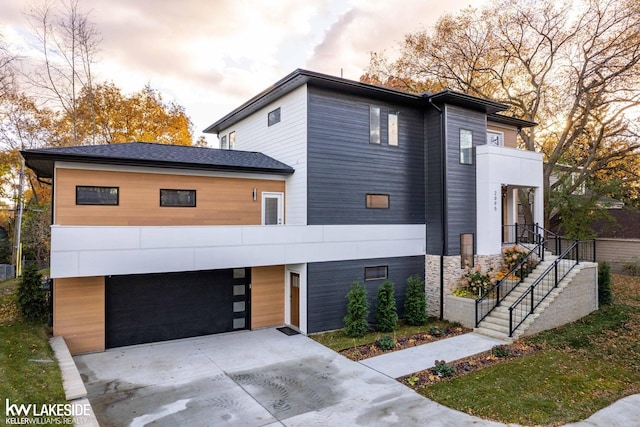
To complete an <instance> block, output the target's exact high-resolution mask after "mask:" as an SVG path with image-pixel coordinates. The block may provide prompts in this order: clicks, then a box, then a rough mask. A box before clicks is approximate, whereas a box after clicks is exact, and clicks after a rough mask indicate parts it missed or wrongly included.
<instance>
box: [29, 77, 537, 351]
mask: <svg viewBox="0 0 640 427" xmlns="http://www.w3.org/2000/svg"><path fill="white" fill-rule="evenodd" d="M506 108H507V107H506V106H505V105H503V104H500V103H497V102H494V101H490V100H486V99H479V98H475V97H472V96H468V95H465V94H461V93H457V92H453V91H448V90H447V91H443V92H439V93H435V94H423V95H414V94H409V93H405V92H401V91H397V90H392V89H387V88H383V87H379V86H373V85H369V84H364V83H360V82H355V81H350V80H346V79H342V78H337V77H334V76H329V75H324V74H319V73H315V72H310V71H306V70H296V71H294V72H293V73H291V74H289V75H288V76H286V77H284V78H283V79H282V80H280V81H278V82H277V83H275V84H274V85H273V86H271V87H270V88H268V89H267V90H265V91H264V92H262V93H260V94H258V95H256V96H255V97H253V98H252V99H250V100H248V101H247V102H246V103H245V104H243V105H241V106H240V107H238V108H236V109H235V110H233V111H231V112H230V113H229V114H227V115H226V116H224V117H223V118H221V119H220V120H218V121H216V122H215V123H213V124H212V125H211V126H209V127H208V128H207V129H206V132H208V133H213V134H217V135H218V138H219V140H220V144H221V149H211V148H196V147H180V146H166V145H158V144H149V143H129V144H119V145H108V146H82V147H60V148H48V149H37V150H26V151H23V152H22V154H23V156H24V158H25V160H26V164H27V166H28V167H30V168H31V169H33V170H34V171H35V172H36V173H37V175H38V176H39V177H40V179H48V180H50V181H51V183H52V188H53V198H52V199H53V209H52V210H53V221H52V228H51V277H52V278H53V299H54V304H53V305H54V312H53V330H54V334H55V335H62V336H64V337H65V339H66V341H67V343H68V345H69V348H70V350H71V352H72V353H82V352H89V351H100V350H104V349H106V348H111V347H118V346H124V345H130V344H138V343H144V342H153V341H160V340H168V339H174V338H181V337H189V336H197V335H203V334H211V333H219V332H228V331H234V330H241V329H255V328H261V327H271V326H281V325H289V326H291V327H292V328H294V329H297V330H299V331H300V332H302V333H305V334H309V333H314V332H320V331H326V330H331V329H337V328H341V327H342V326H343V320H342V319H343V317H344V315H345V314H346V299H345V295H346V293H347V291H348V290H349V288H350V286H351V284H352V283H353V282H354V281H360V282H361V283H363V284H364V285H365V287H366V288H367V289H368V291H369V297H370V298H371V299H372V301H373V299H374V298H375V293H376V291H377V289H378V287H379V286H380V285H381V284H382V283H383V282H384V281H385V280H391V281H392V282H394V284H395V289H396V298H397V302H398V307H399V309H400V315H401V316H402V307H403V302H404V291H405V287H406V280H407V278H408V277H410V276H412V275H415V274H418V275H420V276H422V277H424V278H425V279H426V283H427V284H426V290H427V295H428V305H429V312H430V314H432V315H442V313H443V306H442V304H443V301H444V298H443V296H444V295H445V294H447V293H450V292H451V290H452V289H453V288H454V287H455V281H456V280H457V279H458V278H459V277H460V274H461V272H462V267H463V266H464V264H465V262H468V263H470V264H474V263H479V264H484V263H488V262H491V261H492V260H494V259H495V258H496V257H499V256H500V255H499V254H500V251H501V248H502V243H503V241H511V240H509V239H510V236H509V235H508V234H509V233H510V232H511V231H504V230H505V229H507V230H511V229H508V228H505V227H503V226H504V225H507V224H512V223H514V222H515V221H516V218H517V215H518V212H517V202H516V197H515V192H516V190H517V189H518V188H529V189H531V193H532V195H533V196H532V201H533V212H534V217H535V218H536V219H537V220H539V221H541V219H542V213H543V211H542V210H543V203H542V157H541V155H540V154H537V153H533V152H530V151H524V150H519V149H517V142H516V139H517V134H518V132H519V131H520V129H522V128H524V127H528V126H533V125H535V124H534V123H531V122H527V121H523V120H518V119H513V118H510V117H508V116H506V115H501V114H500V112H503V111H505V110H506Z"/></svg>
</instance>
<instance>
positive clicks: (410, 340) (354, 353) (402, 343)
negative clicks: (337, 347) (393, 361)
mask: <svg viewBox="0 0 640 427" xmlns="http://www.w3.org/2000/svg"><path fill="white" fill-rule="evenodd" d="M471 331H472V329H469V328H464V327H462V326H455V327H446V328H437V329H435V330H433V331H431V333H420V334H414V335H409V336H404V337H395V339H396V344H395V346H394V348H392V349H391V350H383V349H381V348H380V347H379V346H378V345H376V343H370V344H365V345H361V346H358V347H351V348H347V349H344V350H341V351H340V354H342V355H343V356H345V357H347V358H348V359H351V360H354V361H359V360H363V359H368V358H369V357H374V356H379V355H381V354H385V353H390V352H392V351H397V350H403V349H405V348H409V347H415V346H417V345H421V344H427V343H430V342H434V341H438V340H441V339H444V338H451V337H455V336H457V335H462V334H466V333H469V332H471ZM384 335H390V336H393V333H388V334H387V333H380V336H384Z"/></svg>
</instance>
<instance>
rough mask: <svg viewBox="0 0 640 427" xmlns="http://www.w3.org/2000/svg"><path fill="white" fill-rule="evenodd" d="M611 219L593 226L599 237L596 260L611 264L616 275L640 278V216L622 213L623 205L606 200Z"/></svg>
mask: <svg viewBox="0 0 640 427" xmlns="http://www.w3.org/2000/svg"><path fill="white" fill-rule="evenodd" d="M601 203H602V205H603V206H607V207H608V208H607V209H608V210H607V213H608V214H609V215H610V216H611V218H609V219H599V220H596V221H593V222H592V223H591V228H592V229H593V231H594V232H595V233H596V236H597V238H596V260H597V261H598V262H607V263H609V265H610V266H611V271H612V272H613V273H623V274H637V272H639V271H640V227H638V225H639V224H640V212H638V211H637V210H634V209H622V206H621V205H623V202H620V201H619V200H615V199H610V198H606V199H602V201H601Z"/></svg>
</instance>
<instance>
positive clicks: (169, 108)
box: [0, 0, 204, 262]
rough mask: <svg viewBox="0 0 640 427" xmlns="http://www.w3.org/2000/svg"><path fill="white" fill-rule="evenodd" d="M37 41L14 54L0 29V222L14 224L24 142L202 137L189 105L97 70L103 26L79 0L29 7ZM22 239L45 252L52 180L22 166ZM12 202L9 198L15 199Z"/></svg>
mask: <svg viewBox="0 0 640 427" xmlns="http://www.w3.org/2000/svg"><path fill="white" fill-rule="evenodd" d="M28 19H29V21H30V24H31V28H32V30H33V36H34V38H33V40H36V43H35V44H34V46H32V48H34V49H37V50H39V52H40V55H39V56H38V59H37V60H36V61H34V60H33V59H30V58H15V57H12V56H10V55H9V51H8V50H7V49H6V48H5V47H4V45H3V39H2V37H1V35H0V226H2V227H4V228H6V229H8V230H9V232H10V235H12V233H11V231H12V230H13V228H14V223H13V222H14V215H13V213H11V212H10V210H11V209H12V208H13V205H14V204H15V203H17V200H16V198H17V197H18V191H17V188H18V177H19V171H20V165H21V161H22V159H21V156H20V154H19V151H20V150H24V149H32V148H44V147H55V146H70V145H96V144H116V143H122V142H134V141H145V142H156V143H160V144H176V145H192V144H197V145H202V144H203V143H204V141H203V139H202V138H200V139H199V140H198V141H194V140H193V129H192V128H193V125H192V122H191V120H190V119H189V117H188V116H187V115H186V113H185V111H184V108H183V107H181V106H180V105H178V104H176V103H175V102H168V101H166V100H164V99H163V97H162V95H161V93H160V92H159V91H157V90H155V89H153V88H152V87H151V86H149V85H147V86H145V87H143V88H141V90H139V91H137V92H134V93H129V94H127V93H123V92H122V90H121V89H120V88H119V87H117V86H116V85H115V84H114V83H113V82H109V81H99V80H98V79H97V76H96V75H95V74H94V73H93V71H92V66H93V65H94V64H95V57H94V54H95V52H96V51H97V49H98V45H99V41H100V40H99V34H98V33H97V31H96V30H95V28H94V27H93V25H92V23H91V21H90V20H89V15H88V14H83V13H82V12H81V11H80V5H79V1H78V0H72V1H69V2H61V1H60V2H58V3H55V2H42V3H41V4H40V5H34V6H33V7H32V8H31V9H30V15H29V17H28ZM25 184H26V185H25V191H24V193H23V196H22V198H23V201H24V203H25V208H26V211H25V216H24V218H23V223H22V224H23V235H22V237H23V238H22V239H21V240H22V241H23V244H24V245H25V246H26V250H27V252H29V253H30V254H31V255H30V256H32V257H34V258H35V259H37V260H38V261H41V262H42V261H46V259H47V257H48V251H47V250H46V249H47V244H48V243H47V242H48V237H49V236H48V233H49V227H48V224H49V221H50V202H51V201H50V198H51V191H50V187H49V185H47V184H46V183H43V182H41V181H38V180H37V179H36V177H35V176H34V175H33V173H32V172H31V171H29V170H26V171H25ZM12 199H13V203H11V202H9V203H7V200H12Z"/></svg>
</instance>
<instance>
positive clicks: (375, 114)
mask: <svg viewBox="0 0 640 427" xmlns="http://www.w3.org/2000/svg"><path fill="white" fill-rule="evenodd" d="M369 143H371V144H380V107H369Z"/></svg>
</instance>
